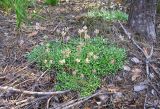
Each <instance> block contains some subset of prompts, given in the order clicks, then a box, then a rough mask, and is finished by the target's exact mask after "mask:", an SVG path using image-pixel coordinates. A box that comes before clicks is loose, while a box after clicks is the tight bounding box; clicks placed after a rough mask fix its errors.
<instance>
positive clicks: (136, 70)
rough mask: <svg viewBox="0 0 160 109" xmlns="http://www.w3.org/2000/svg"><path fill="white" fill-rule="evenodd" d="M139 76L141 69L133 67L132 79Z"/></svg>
mask: <svg viewBox="0 0 160 109" xmlns="http://www.w3.org/2000/svg"><path fill="white" fill-rule="evenodd" d="M140 76H141V69H138V68H134V69H133V70H132V81H135V80H136V79H137V78H139V77H140Z"/></svg>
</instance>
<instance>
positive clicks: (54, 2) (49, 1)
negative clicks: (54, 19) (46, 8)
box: [45, 0, 59, 6]
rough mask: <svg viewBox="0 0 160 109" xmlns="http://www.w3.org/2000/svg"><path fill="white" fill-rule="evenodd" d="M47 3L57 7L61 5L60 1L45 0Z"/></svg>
mask: <svg viewBox="0 0 160 109" xmlns="http://www.w3.org/2000/svg"><path fill="white" fill-rule="evenodd" d="M45 3H46V4H48V5H53V6H54V5H57V4H58V3H59V0H45Z"/></svg>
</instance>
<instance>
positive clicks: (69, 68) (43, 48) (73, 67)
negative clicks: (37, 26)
mask: <svg viewBox="0 0 160 109" xmlns="http://www.w3.org/2000/svg"><path fill="white" fill-rule="evenodd" d="M125 57H126V53H125V50H124V49H122V48H118V47H116V46H115V45H114V44H111V43H109V42H108V41H107V40H105V39H103V38H100V37H95V38H87V39H83V38H77V39H71V40H69V41H68V42H67V43H66V42H65V43H64V42H63V41H51V42H49V43H47V44H44V45H40V46H38V47H36V48H34V49H33V50H32V51H31V52H30V53H29V54H28V55H27V58H28V60H29V61H35V62H36V63H37V65H38V66H39V67H40V68H42V69H43V70H48V69H53V68H54V69H56V70H57V76H56V79H57V83H56V85H55V89H56V90H68V89H70V90H73V91H77V92H80V95H81V96H88V95H90V94H91V93H93V92H94V91H95V90H96V89H97V88H98V87H100V82H101V81H100V79H101V78H102V77H103V76H105V75H107V74H115V73H116V72H117V71H118V70H119V69H120V68H121V67H122V66H123V64H124V60H125Z"/></svg>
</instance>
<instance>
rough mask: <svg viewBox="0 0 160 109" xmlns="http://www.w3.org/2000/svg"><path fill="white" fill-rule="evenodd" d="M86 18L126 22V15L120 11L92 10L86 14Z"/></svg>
mask: <svg viewBox="0 0 160 109" xmlns="http://www.w3.org/2000/svg"><path fill="white" fill-rule="evenodd" d="M87 16H88V17H91V18H102V19H104V20H107V21H117V20H120V21H127V20H128V14H126V13H124V12H122V11H120V10H110V11H109V10H108V11H106V10H93V11H89V12H88V13H87Z"/></svg>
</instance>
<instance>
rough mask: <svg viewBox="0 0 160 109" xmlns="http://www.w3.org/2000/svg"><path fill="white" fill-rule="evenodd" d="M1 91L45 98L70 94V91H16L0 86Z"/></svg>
mask: <svg viewBox="0 0 160 109" xmlns="http://www.w3.org/2000/svg"><path fill="white" fill-rule="evenodd" d="M0 90H5V91H7V92H18V93H23V94H28V95H38V96H44V95H57V94H64V93H67V92H69V90H66V91H56V92H33V91H26V90H21V89H16V88H13V87H8V86H4V87H3V86H0Z"/></svg>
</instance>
